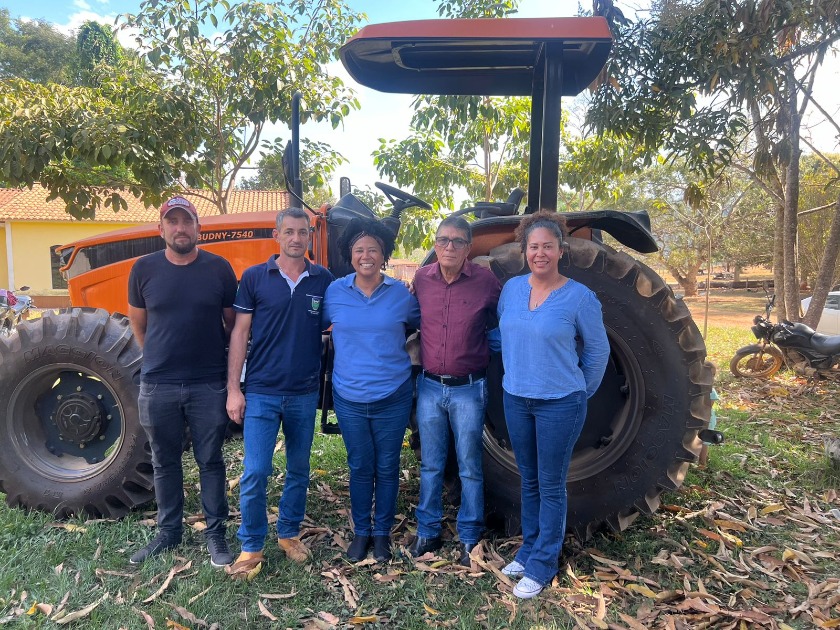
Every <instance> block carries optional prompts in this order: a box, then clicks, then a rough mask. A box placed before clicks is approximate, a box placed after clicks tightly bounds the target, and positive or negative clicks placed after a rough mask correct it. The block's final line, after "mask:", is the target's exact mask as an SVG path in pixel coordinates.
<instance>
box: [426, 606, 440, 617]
mask: <svg viewBox="0 0 840 630" xmlns="http://www.w3.org/2000/svg"><path fill="white" fill-rule="evenodd" d="M423 608H424V609H425V610H426V612H427V613H429V614H430V615H439V614H440V611H439V610H435V609H434V608H432V607H431V606H429V605H428V604H423Z"/></svg>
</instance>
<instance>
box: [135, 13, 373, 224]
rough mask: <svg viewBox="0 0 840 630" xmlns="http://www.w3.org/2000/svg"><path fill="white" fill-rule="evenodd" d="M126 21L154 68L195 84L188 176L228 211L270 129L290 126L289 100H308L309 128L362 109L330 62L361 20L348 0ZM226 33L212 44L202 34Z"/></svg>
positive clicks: (192, 87) (334, 122) (175, 79)
mask: <svg viewBox="0 0 840 630" xmlns="http://www.w3.org/2000/svg"><path fill="white" fill-rule="evenodd" d="M140 8H141V10H140V13H138V14H137V15H130V16H127V17H126V18H125V22H124V24H123V27H124V28H131V29H135V30H136V31H137V32H138V36H137V43H138V45H139V46H140V47H141V49H142V51H143V55H144V58H145V59H146V61H147V63H149V64H150V65H151V66H152V67H154V68H160V69H161V70H165V71H166V72H167V73H168V74H169V75H170V76H171V77H172V80H173V82H177V83H179V84H182V85H185V86H188V87H189V89H190V92H191V94H192V97H193V100H194V106H195V107H196V110H197V112H198V116H199V119H200V120H201V124H202V127H203V129H202V144H201V148H200V150H199V151H198V154H197V156H196V158H195V159H194V160H193V161H192V163H191V164H190V165H189V167H188V168H187V169H186V171H185V178H186V182H187V184H188V185H190V186H197V187H203V188H208V189H210V190H213V191H215V196H216V198H217V201H218V202H219V206H220V210H221V211H222V212H224V211H225V201H226V194H225V191H229V190H230V188H231V187H232V185H233V182H234V181H235V179H236V174H237V172H238V170H239V168H240V167H241V166H242V165H243V164H244V163H245V162H246V161H247V160H248V158H249V157H250V156H251V155H252V154H253V152H254V151H255V149H256V148H257V146H258V145H259V139H260V134H261V133H262V128H263V125H264V124H265V123H266V122H275V123H276V122H279V121H288V120H290V119H291V95H292V92H293V91H295V90H299V91H301V92H302V93H303V96H304V102H305V103H306V106H305V107H304V111H303V112H302V115H301V118H302V122H305V121H306V120H308V119H313V120H329V121H330V122H331V124H332V125H333V127H336V126H338V124H339V123H340V122H341V120H342V119H343V118H344V116H346V115H347V114H349V113H350V110H351V109H354V108H357V107H358V102H357V101H356V99H355V97H354V96H353V93H352V91H351V90H349V89H348V88H346V87H345V86H344V84H343V83H342V82H341V80H340V79H338V78H336V77H333V76H330V74H329V73H328V71H327V64H328V63H330V62H331V61H333V60H334V59H335V58H336V55H337V51H338V48H339V47H340V45H341V44H343V43H344V41H345V40H346V39H347V38H348V37H349V36H350V35H351V34H352V33H353V32H354V31H355V29H356V25H357V24H358V22H359V20H360V19H361V17H362V16H361V14H359V13H356V12H354V11H352V10H350V8H349V7H348V6H347V5H346V4H345V3H344V2H343V1H342V0H324V1H321V2H317V3H314V2H309V1H307V0H286V1H285V2H277V3H264V2H258V1H256V0H247V1H245V2H242V3H238V4H235V5H229V3H228V2H226V1H225V0H199V1H198V2H195V3H189V4H188V3H182V2H180V1H178V0H163V1H158V0H148V1H146V2H143V3H142V4H141V6H140ZM211 26H212V27H213V28H214V29H224V30H222V31H221V32H220V33H219V32H218V31H216V32H217V33H218V34H215V35H213V36H212V37H208V36H205V35H203V33H204V32H206V31H208V30H210V27H211Z"/></svg>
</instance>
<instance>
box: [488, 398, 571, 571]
mask: <svg viewBox="0 0 840 630" xmlns="http://www.w3.org/2000/svg"><path fill="white" fill-rule="evenodd" d="M504 405H505V418H506V420H507V425H508V433H509V434H510V443H511V446H513V454H514V455H515V456H516V466H517V467H518V468H519V474H520V475H522V547H520V548H519V552H518V553H517V554H516V561H517V562H518V563H519V564H521V565H522V566H524V567H525V576H526V577H529V578H531V579H532V580H534V581H536V582H538V583H539V584H548V583H549V582H551V579H552V578H553V577H554V576H555V574H556V573H557V569H558V561H559V558H560V552H561V550H562V549H563V538H564V536H565V534H566V510H567V507H568V506H567V501H566V473H567V472H568V471H569V463H570V462H571V459H572V451H573V450H574V446H575V442H577V439H578V437H579V436H580V431H581V429H582V428H583V423H584V421H585V420H586V392H574V393H573V394H569V395H568V396H565V397H563V398H557V399H552V400H543V399H539V398H523V397H521V396H513V395H512V394H508V393H507V392H505V393H504Z"/></svg>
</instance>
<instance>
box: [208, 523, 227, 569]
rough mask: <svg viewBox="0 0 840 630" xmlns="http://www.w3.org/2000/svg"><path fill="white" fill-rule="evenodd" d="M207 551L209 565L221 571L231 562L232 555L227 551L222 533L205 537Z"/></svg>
mask: <svg viewBox="0 0 840 630" xmlns="http://www.w3.org/2000/svg"><path fill="white" fill-rule="evenodd" d="M207 551H209V552H210V564H211V565H212V566H213V567H215V568H216V569H221V568H222V567H226V566H227V565H229V564H231V563H232V562H233V554H232V553H231V552H230V549H228V544H227V541H226V540H225V534H224V532H219V533H214V534H212V535H210V536H207Z"/></svg>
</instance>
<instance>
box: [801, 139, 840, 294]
mask: <svg viewBox="0 0 840 630" xmlns="http://www.w3.org/2000/svg"><path fill="white" fill-rule="evenodd" d="M825 157H826V158H828V159H829V160H831V162H833V163H834V164H840V155H837V154H829V155H826V156H825ZM800 173H801V179H800V187H799V207H800V208H801V209H802V212H803V215H802V216H800V218H799V243H798V246H799V275H800V278H802V279H803V280H805V281H807V282H808V283H809V284H810V285H811V286H813V285H814V281H815V279H816V276H817V273H818V271H819V269H820V264H821V262H822V258H823V253H824V251H825V247H826V243H827V241H828V233H829V229H830V227H831V220H832V217H833V216H834V215H835V213H836V212H837V208H836V206H835V203H836V202H837V200H838V198H840V180H838V174H837V171H836V170H834V168H832V167H831V166H830V165H828V164H826V163H825V161H824V160H822V159H820V158H819V157H817V156H815V155H805V156H803V157H802V163H801V166H800ZM823 206H828V207H827V208H823V209H822V210H817V211H814V212H809V210H811V209H813V208H820V207H823ZM838 279H840V264H835V267H834V273H833V281H832V282H831V284H832V285H833V284H835V283H836V282H837V280H838Z"/></svg>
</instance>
